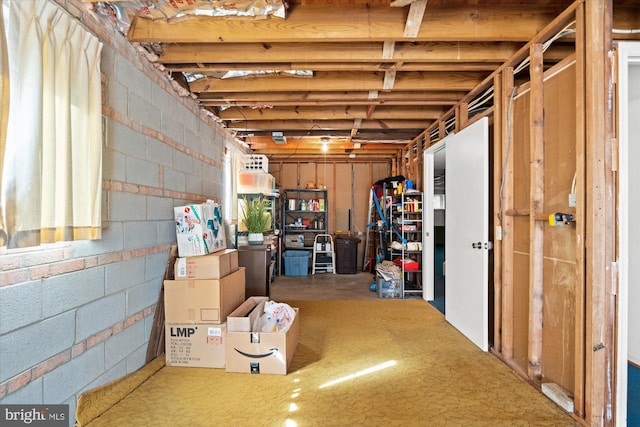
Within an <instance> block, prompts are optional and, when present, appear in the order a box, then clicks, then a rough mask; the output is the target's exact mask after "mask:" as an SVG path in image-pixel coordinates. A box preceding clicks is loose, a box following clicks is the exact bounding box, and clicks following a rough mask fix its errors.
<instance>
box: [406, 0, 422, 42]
mask: <svg viewBox="0 0 640 427" xmlns="http://www.w3.org/2000/svg"><path fill="white" fill-rule="evenodd" d="M426 9H427V0H415V1H413V2H412V3H411V6H410V7H409V15H408V16H407V22H406V23H405V25H404V36H405V37H410V38H414V37H417V36H418V34H419V33H420V26H421V25H422V18H423V17H424V11H425V10H426Z"/></svg>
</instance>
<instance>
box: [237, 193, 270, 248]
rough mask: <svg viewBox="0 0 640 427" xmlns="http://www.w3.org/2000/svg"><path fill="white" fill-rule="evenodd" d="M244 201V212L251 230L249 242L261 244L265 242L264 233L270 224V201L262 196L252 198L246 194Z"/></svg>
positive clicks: (246, 222)
mask: <svg viewBox="0 0 640 427" xmlns="http://www.w3.org/2000/svg"><path fill="white" fill-rule="evenodd" d="M243 202H244V203H243V204H242V213H243V215H244V225H245V226H246V227H247V231H248V232H249V244H250V245H261V244H262V243H263V242H264V236H263V234H262V233H263V232H264V231H265V230H266V229H267V227H268V226H269V201H268V200H266V199H263V198H262V196H260V197H257V198H251V199H249V198H247V196H244V197H243Z"/></svg>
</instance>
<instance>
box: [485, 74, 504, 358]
mask: <svg viewBox="0 0 640 427" xmlns="http://www.w3.org/2000/svg"><path fill="white" fill-rule="evenodd" d="M501 95H502V74H500V73H498V74H496V75H495V76H494V78H493V106H494V110H493V179H492V180H493V225H494V230H492V231H490V233H491V232H493V233H494V236H495V237H494V238H493V239H492V240H493V348H494V349H495V351H497V352H498V353H500V352H501V351H502V236H501V235H500V236H498V233H499V232H500V234H502V231H498V230H502V224H501V223H500V214H501V212H500V206H501V202H500V199H499V197H500V189H501V182H502V166H503V161H502V122H503V120H504V117H503V108H502V106H503V104H504V97H503V96H501ZM498 227H500V228H498ZM489 238H491V237H489Z"/></svg>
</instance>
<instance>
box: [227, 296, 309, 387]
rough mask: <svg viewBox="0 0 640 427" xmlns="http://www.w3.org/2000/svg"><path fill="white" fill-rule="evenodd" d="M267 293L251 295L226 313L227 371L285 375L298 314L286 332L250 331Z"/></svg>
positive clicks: (294, 342)
mask: <svg viewBox="0 0 640 427" xmlns="http://www.w3.org/2000/svg"><path fill="white" fill-rule="evenodd" d="M267 300H268V298H267V297H251V298H249V299H248V300H247V301H245V303H243V304H242V305H241V306H240V307H238V308H237V309H236V310H234V311H233V313H231V314H230V315H229V316H228V317H227V347H226V353H227V357H226V367H225V370H226V371H227V372H240V373H251V374H279V375H286V374H287V370H288V368H289V365H290V363H291V359H293V354H294V353H295V351H296V347H297V345H298V336H299V334H300V315H299V312H298V309H297V308H294V310H295V311H296V316H295V317H294V319H293V322H292V323H291V326H290V327H289V329H287V331H286V332H252V330H253V329H254V328H253V325H254V324H255V322H256V319H257V318H259V317H260V315H261V314H262V312H263V311H264V303H265V302H266V301H267Z"/></svg>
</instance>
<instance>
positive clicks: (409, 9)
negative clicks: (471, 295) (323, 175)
mask: <svg viewBox="0 0 640 427" xmlns="http://www.w3.org/2000/svg"><path fill="white" fill-rule="evenodd" d="M85 1H96V0H85ZM288 3H289V4H290V5H291V7H290V9H289V10H288V11H287V14H286V19H281V18H276V17H268V18H267V17H262V18H258V19H256V18H245V17H222V16H214V17H209V16H187V17H183V18H179V19H171V20H168V21H164V20H150V19H144V18H135V19H134V20H133V21H132V22H131V26H130V28H129V31H128V35H127V36H128V38H129V40H130V41H132V42H139V43H141V44H142V46H143V47H145V48H146V49H148V50H149V51H152V52H153V55H149V57H155V58H156V59H155V61H156V62H157V65H158V66H159V67H163V68H164V70H166V71H168V72H170V73H171V75H172V76H174V79H175V80H176V81H178V80H180V81H188V82H189V83H182V84H183V87H185V88H186V89H188V90H189V91H190V92H191V93H192V94H193V96H195V97H196V98H197V99H198V101H199V102H200V103H201V105H202V106H203V107H204V108H206V109H208V110H209V111H211V112H212V114H214V115H215V116H216V117H217V118H218V120H219V121H220V122H221V123H222V124H223V125H224V126H227V127H228V128H230V130H231V131H232V132H233V133H234V134H235V135H236V137H237V138H238V139H239V140H242V141H243V142H245V143H246V144H249V145H250V146H251V149H252V150H253V151H254V152H256V153H259V154H267V155H268V156H269V157H270V158H273V159H289V160H291V159H296V160H299V159H309V161H313V160H314V159H317V156H318V155H319V140H320V138H321V137H330V138H331V142H332V143H331V144H330V151H329V152H328V153H326V154H323V156H324V158H327V159H344V158H346V154H347V153H348V152H351V151H352V150H353V142H359V143H362V146H363V149H362V150H359V151H358V160H361V159H363V158H367V157H365V156H366V154H365V153H369V157H368V158H370V159H373V158H376V159H379V158H386V159H390V158H394V159H395V158H397V150H398V149H399V148H401V147H404V146H405V144H406V143H407V142H409V141H411V140H413V139H414V138H417V137H418V136H419V135H423V133H424V131H425V129H426V128H428V127H429V126H431V124H432V123H433V122H434V120H436V119H437V118H442V114H449V113H446V112H450V111H451V107H452V106H454V105H455V104H456V103H457V102H459V101H460V100H461V99H463V98H464V97H465V96H466V97H467V98H468V99H474V98H470V96H474V97H475V96H479V95H480V93H475V94H474V90H478V89H477V87H478V86H477V85H478V84H479V83H481V82H483V81H485V80H486V79H487V78H488V77H489V76H490V75H491V73H492V72H493V71H494V70H496V69H498V68H499V67H501V66H502V64H503V63H505V62H508V61H512V60H513V59H514V58H516V57H517V58H518V59H517V61H518V62H519V61H521V60H522V58H523V55H527V53H528V52H527V51H526V49H525V50H524V51H523V46H525V45H526V44H527V42H529V41H530V40H532V39H533V38H534V37H535V35H536V34H537V33H538V32H539V31H540V30H541V29H542V28H544V27H545V26H546V25H548V24H549V23H550V22H552V21H553V20H554V18H556V16H558V15H559V14H560V13H561V12H562V11H563V10H565V9H566V8H567V7H574V6H575V3H574V0H535V1H526V0H331V1H326V0H289V1H288ZM121 4H122V5H125V4H127V2H121ZM613 16H614V28H621V29H631V28H640V6H639V5H638V2H637V0H614V9H613ZM558 30H560V28H558ZM616 38H617V39H626V38H635V39H638V38H640V36H639V35H625V34H618V35H617V36H616ZM573 43H574V40H573V36H572V35H571V34H568V35H565V36H564V37H563V38H561V39H559V40H557V41H555V42H554V43H553V44H552V45H551V47H550V48H549V49H548V50H546V51H545V53H544V61H545V66H552V65H554V64H555V63H557V62H559V61H562V60H563V59H565V58H567V57H569V56H570V55H572V54H573V52H574V45H573ZM523 52H524V53H523ZM230 71H235V72H236V73H234V74H236V75H244V77H233V78H222V77H223V76H227V77H228V74H229V73H228V72H230ZM292 71H296V72H299V71H305V73H306V74H307V76H305V77H302V76H292V75H291V72H292ZM238 72H243V73H238ZM183 73H184V76H183ZM524 73H526V70H525V72H524ZM298 74H300V73H298ZM469 94H471V95H469ZM492 103H493V101H492V100H491V98H490V97H489V98H488V101H487V104H486V105H484V106H482V108H489V109H490V108H492ZM230 107H231V108H230ZM272 132H282V133H283V134H284V135H285V136H286V138H285V139H286V142H287V143H286V144H276V143H275V142H274V140H273V137H272ZM292 156H293V157H292Z"/></svg>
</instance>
